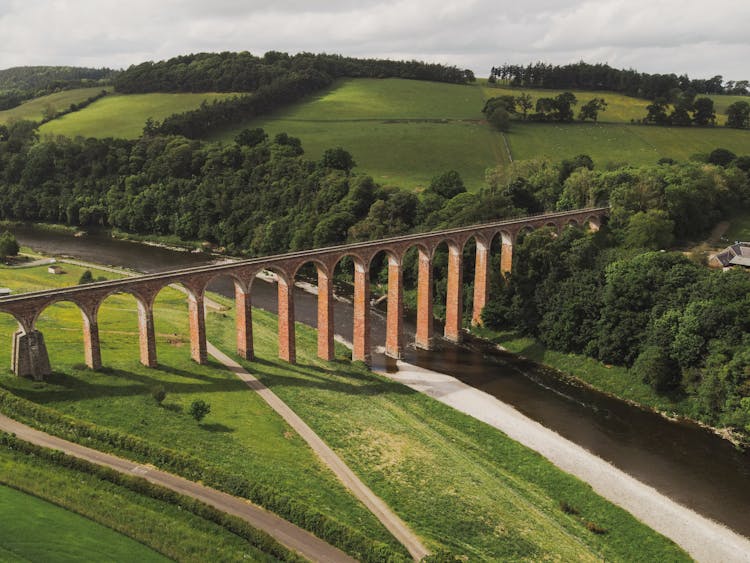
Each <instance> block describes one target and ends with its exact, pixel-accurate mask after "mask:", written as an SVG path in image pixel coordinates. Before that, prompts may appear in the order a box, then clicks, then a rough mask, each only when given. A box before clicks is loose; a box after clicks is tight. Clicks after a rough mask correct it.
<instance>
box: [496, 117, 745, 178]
mask: <svg viewBox="0 0 750 563" xmlns="http://www.w3.org/2000/svg"><path fill="white" fill-rule="evenodd" d="M507 138H508V143H509V145H510V149H511V153H512V155H513V159H514V160H527V159H534V158H549V159H551V160H553V161H559V160H562V159H565V158H571V157H574V156H576V155H579V154H587V155H589V156H590V157H591V158H592V159H593V160H594V163H595V165H596V166H598V167H601V166H604V165H606V164H607V163H620V164H622V163H627V164H633V165H641V164H656V162H657V161H658V160H659V159H660V158H663V157H669V158H673V159H675V160H679V161H685V160H688V159H689V158H690V157H691V156H692V155H694V154H696V153H702V154H708V153H710V152H711V151H712V150H714V149H716V148H718V147H723V148H727V149H729V150H731V151H733V152H735V153H736V154H739V155H743V154H750V131H747V130H738V129H727V128H724V127H716V128H709V129H698V128H687V127H656V126H650V125H631V124H624V123H623V124H617V123H596V124H595V123H564V124H557V123H516V122H514V123H513V125H512V126H511V130H510V132H509V133H507Z"/></svg>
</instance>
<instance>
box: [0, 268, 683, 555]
mask: <svg viewBox="0 0 750 563" xmlns="http://www.w3.org/2000/svg"><path fill="white" fill-rule="evenodd" d="M65 267H66V269H68V265H66V266H65ZM33 270H34V269H33V268H29V269H27V270H24V272H27V274H26V275H27V279H26V280H25V281H22V282H21V283H22V284H23V287H31V286H32V285H34V284H35V283H36V284H37V285H44V283H45V280H47V279H49V278H50V277H51V276H48V275H47V274H46V269H44V270H41V269H39V271H38V272H36V274H35V273H34V271H33ZM3 274H5V272H3ZM67 275H68V276H70V278H69V280H76V279H77V276H78V275H80V271H75V270H74V269H73V268H72V267H70V271H69V274H67ZM94 275H98V273H95V274H94ZM105 275H106V274H105ZM34 276H36V278H37V281H36V282H35V281H34V279H33V278H34ZM0 277H1V278H2V283H3V285H8V286H12V283H13V281H14V280H13V278H12V277H10V276H7V275H0ZM61 277H63V276H59V277H55V280H60V278H61ZM55 283H62V282H61V281H56V282H55ZM16 289H21V287H19V286H16ZM218 299H219V300H220V301H221V302H223V303H225V304H226V305H227V306H228V308H227V310H224V311H214V312H210V313H209V314H208V315H207V330H208V335H209V338H210V339H211V340H212V341H213V342H214V343H216V344H218V345H219V347H220V348H222V349H224V350H227V351H230V350H232V349H233V348H234V318H233V311H232V309H231V308H229V306H230V305H231V302H230V301H227V300H223V299H221V298H218ZM155 317H156V332H157V335H158V354H159V359H160V365H161V367H160V368H159V369H151V370H149V369H146V368H142V367H140V365H139V364H138V362H137V359H136V358H137V349H138V343H137V334H136V318H137V313H136V305H135V301H134V300H133V299H132V298H129V297H123V296H114V297H111V298H110V299H108V300H107V302H106V303H105V304H104V306H103V309H102V316H101V318H100V321H99V329H100V334H101V340H102V350H103V360H104V364H105V366H107V369H106V370H104V371H102V372H99V373H96V374H92V373H91V372H90V371H88V370H85V369H81V368H80V362H81V361H82V359H83V351H82V344H81V331H80V313H78V311H77V310H76V309H75V308H74V307H73V306H72V305H69V304H66V303H59V304H56V305H53V306H51V307H50V308H49V309H48V310H47V311H45V313H44V314H43V318H42V319H41V320H40V323H39V328H40V330H41V331H42V332H43V333H44V334H45V336H46V339H47V345H48V348H49V351H50V357H51V361H52V364H53V368H54V369H55V370H56V373H55V374H54V375H53V376H52V377H51V378H50V380H49V382H47V383H44V384H41V385H40V384H34V383H32V382H30V381H27V380H22V379H18V378H15V377H12V376H10V375H8V376H0V385H2V387H4V388H6V389H9V390H12V391H13V392H14V393H16V394H18V395H20V396H23V397H26V398H28V399H31V400H33V401H36V402H39V403H42V404H44V405H46V406H48V407H52V408H55V409H58V410H61V411H63V412H65V413H67V414H69V415H72V416H75V417H76V418H80V419H84V420H90V421H95V422H97V423H98V424H101V425H104V426H106V427H112V428H117V429H119V430H122V431H126V432H128V433H132V434H136V435H139V436H143V437H145V438H147V439H148V440H149V441H152V442H155V443H158V444H161V445H165V444H166V445H169V446H170V447H172V448H176V449H180V450H184V451H187V452H189V453H193V454H195V455H201V456H202V457H203V458H205V459H208V460H211V461H212V462H215V463H220V464H221V465H222V466H223V467H225V468H228V469H230V470H232V471H233V472H236V473H238V474H242V475H244V476H246V477H247V478H250V479H257V480H260V481H262V482H264V483H269V484H272V485H274V486H275V487H277V488H278V489H281V490H283V491H287V492H291V493H293V494H294V495H295V496H296V497H298V498H300V499H302V500H304V501H305V502H309V503H313V504H314V505H315V506H316V507H319V508H320V509H321V510H323V511H324V512H327V513H333V514H335V515H337V516H338V517H339V518H340V519H341V520H342V521H344V522H347V523H349V524H350V525H353V526H354V527H356V528H357V529H360V530H362V531H363V532H365V533H366V534H368V535H369V536H370V537H376V538H380V539H383V540H384V541H387V542H389V543H390V544H391V545H393V543H392V540H389V539H388V537H387V535H386V533H385V531H384V530H381V529H380V528H379V527H378V524H377V523H374V522H373V520H372V517H371V516H370V515H369V513H364V514H362V512H361V511H359V510H358V506H356V505H355V506H352V503H353V501H351V500H349V499H348V498H346V497H342V496H341V495H342V493H343V491H341V493H340V492H339V491H340V486H338V485H337V483H331V482H330V481H329V480H328V479H327V476H326V475H323V474H322V473H324V472H323V471H321V470H320V469H319V468H316V463H315V460H314V459H311V457H312V456H311V455H310V454H309V453H307V450H306V447H305V446H304V444H302V443H301V440H300V439H299V438H298V437H297V436H296V435H294V434H292V433H291V432H290V431H289V430H288V429H287V428H285V425H284V424H283V423H281V422H280V421H279V420H278V419H277V417H276V416H275V415H274V414H273V413H271V412H269V411H268V409H267V408H265V407H264V405H263V404H262V403H260V400H259V399H257V398H256V396H255V395H254V394H253V393H251V392H250V391H248V390H247V389H246V387H245V386H244V384H242V383H241V382H239V381H237V380H235V379H234V378H233V377H232V376H231V375H230V374H229V373H228V372H226V371H224V370H222V369H220V368H219V369H217V365H216V364H215V363H212V364H211V365H209V366H197V365H196V364H194V363H192V361H191V360H190V359H189V343H188V339H187V336H186V334H187V314H186V307H185V297H184V296H183V295H181V294H179V293H177V292H176V291H173V290H165V291H164V292H163V293H162V294H160V297H159V298H158V301H157V311H156V315H155ZM253 323H254V326H253V333H254V338H255V344H256V354H257V360H256V361H253V362H245V365H246V367H247V368H248V369H249V370H250V371H251V372H252V373H253V374H254V375H256V376H257V377H259V378H260V379H261V380H262V381H263V382H264V383H265V384H266V385H268V386H269V387H271V388H272V390H273V391H274V392H275V393H277V394H278V395H279V396H280V397H281V398H282V399H283V400H284V401H285V402H287V404H289V405H290V406H291V407H292V408H293V409H294V410H295V411H296V412H298V413H299V414H300V416H302V417H303V418H304V419H305V421H306V422H307V423H308V424H310V425H311V426H312V427H313V429H314V430H315V431H316V432H318V433H319V434H320V435H321V436H322V437H323V438H324V439H325V440H326V442H328V443H329V444H330V445H331V446H332V447H333V448H334V449H335V450H336V451H337V453H339V455H341V456H342V457H343V458H344V459H345V460H346V461H347V463H348V464H349V465H350V466H351V467H352V468H353V469H354V470H355V471H356V472H357V473H358V474H359V475H360V476H361V477H362V478H363V480H364V481H365V482H366V483H367V484H368V485H369V486H370V487H372V489H373V490H374V491H375V492H376V494H378V495H380V496H381V497H382V498H383V499H384V500H385V501H386V502H387V503H388V504H389V505H390V506H391V507H392V508H393V509H394V510H395V511H396V513H398V514H399V515H400V516H401V517H402V518H404V520H405V521H406V522H407V523H408V524H409V525H410V526H412V528H413V529H414V530H415V531H416V532H417V533H418V534H419V535H420V536H421V537H422V538H423V539H424V540H425V542H426V543H427V545H428V547H430V548H432V549H440V548H447V549H449V550H451V551H452V552H454V553H456V554H458V555H464V556H466V557H468V558H469V559H472V560H473V559H478V560H498V559H528V560H539V559H545V558H552V559H562V560H570V559H576V560H601V559H612V560H629V559H636V558H638V557H639V556H640V557H645V558H648V559H654V560H670V561H679V560H684V559H686V556H685V554H684V553H682V552H681V551H680V550H679V549H678V548H677V547H676V546H675V545H674V544H672V543H671V542H669V541H668V540H666V539H665V538H663V537H662V536H659V535H658V534H656V533H654V532H653V531H651V530H649V529H648V528H646V527H645V526H643V525H642V524H640V523H639V522H637V521H636V520H635V519H633V518H632V517H631V516H629V515H628V514H627V513H625V512H624V511H622V510H620V509H618V508H616V507H615V506H613V505H611V504H610V503H608V502H606V501H604V500H603V499H601V498H600V497H598V496H596V495H595V494H593V493H592V491H591V489H590V487H589V486H588V485H585V484H583V483H581V482H580V481H578V480H576V479H574V478H572V477H570V476H567V475H565V474H564V473H562V472H560V471H559V470H557V469H555V468H554V467H553V466H552V465H551V464H549V463H548V462H546V461H545V460H543V458H541V457H540V456H538V455H537V454H534V453H532V452H530V451H529V450H526V449H525V448H523V447H522V446H520V445H518V444H516V443H514V442H512V441H510V440H508V439H507V438H505V437H504V436H503V435H502V434H501V433H499V432H497V431H495V430H494V429H492V428H490V427H488V426H486V425H483V424H482V423H479V422H477V421H475V420H474V419H471V418H470V417H467V416H465V415H462V414H460V413H457V412H456V411H454V410H452V409H450V408H449V407H447V406H445V405H442V404H441V403H438V402H436V401H434V400H432V399H430V398H428V397H425V396H423V395H421V394H418V393H416V392H413V391H411V390H409V389H408V388H405V387H403V386H401V385H399V384H397V383H393V382H391V381H388V380H387V379H384V378H382V377H380V376H378V375H375V374H372V373H371V372H369V371H368V370H366V369H365V368H364V367H362V366H359V365H357V364H351V363H349V362H348V361H346V360H341V361H336V362H333V363H329V362H323V361H320V360H318V359H317V358H316V356H315V343H316V335H315V332H314V331H313V330H312V329H309V328H307V327H304V326H301V325H298V326H297V330H296V334H297V345H298V364H297V365H293V366H290V365H289V364H286V363H284V362H281V361H280V360H278V359H277V357H276V356H277V347H276V324H277V321H276V318H275V317H274V316H272V315H270V314H268V313H264V312H262V311H258V310H256V311H254V314H253ZM13 325H14V323H13V322H12V321H10V320H9V319H7V317H6V318H5V319H4V320H3V322H2V325H0V342H9V341H10V334H11V332H12V330H14V328H15V327H14V326H13ZM8 348H9V347H8ZM8 348H5V347H3V346H0V355H1V357H0V362H5V365H7V364H8V361H9V358H8V357H7V354H8ZM338 351H339V354H340V355H341V356H342V357H345V356H346V354H347V352H346V351H345V350H344V349H342V348H341V347H339V350H338ZM6 373H7V372H6ZM156 384H162V385H164V387H165V388H166V389H167V398H166V400H165V406H164V407H158V406H157V405H156V404H155V403H154V401H153V399H152V398H151V397H150V392H149V390H150V389H151V388H152V387H153V386H154V385H156ZM194 398H205V399H206V400H207V401H208V402H209V403H210V404H211V407H212V411H211V413H210V414H209V416H208V417H207V418H206V419H205V421H204V422H203V423H201V424H198V423H196V422H195V421H194V420H192V419H190V418H189V417H188V416H187V415H186V413H185V409H186V407H187V405H189V403H190V401H191V400H193V399H194ZM311 462H312V463H311ZM313 488H314V490H310V489H313ZM563 503H566V505H570V506H573V507H575V511H577V514H571V513H566V512H565V511H564V510H563V509H562V508H561V506H563ZM587 526H597V527H599V528H601V529H606V533H603V534H595V533H592V532H591V531H590V529H589V528H588V527H587Z"/></svg>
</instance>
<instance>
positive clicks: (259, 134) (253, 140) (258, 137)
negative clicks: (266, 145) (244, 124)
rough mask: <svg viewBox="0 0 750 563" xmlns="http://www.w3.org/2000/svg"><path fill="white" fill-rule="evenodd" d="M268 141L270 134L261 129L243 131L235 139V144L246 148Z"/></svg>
mask: <svg viewBox="0 0 750 563" xmlns="http://www.w3.org/2000/svg"><path fill="white" fill-rule="evenodd" d="M266 139H268V134H267V133H266V132H265V131H264V130H263V129H262V128H260V127H256V128H255V129H243V130H242V131H240V132H239V134H238V135H237V136H236V137H235V138H234V142H235V143H237V144H238V145H242V146H245V147H254V146H257V145H259V144H261V143H263V142H265V141H266Z"/></svg>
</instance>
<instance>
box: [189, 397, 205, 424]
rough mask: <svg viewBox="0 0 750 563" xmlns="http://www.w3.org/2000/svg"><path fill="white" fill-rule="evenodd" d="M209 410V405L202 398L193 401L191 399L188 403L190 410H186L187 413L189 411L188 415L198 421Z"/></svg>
mask: <svg viewBox="0 0 750 563" xmlns="http://www.w3.org/2000/svg"><path fill="white" fill-rule="evenodd" d="M210 412H211V405H209V404H208V403H207V402H206V401H204V400H203V399H196V400H195V401H193V402H192V403H191V404H190V410H189V411H188V413H190V416H192V417H193V418H194V419H195V420H197V421H198V422H200V421H201V420H203V419H204V418H206V415H207V414H208V413H210Z"/></svg>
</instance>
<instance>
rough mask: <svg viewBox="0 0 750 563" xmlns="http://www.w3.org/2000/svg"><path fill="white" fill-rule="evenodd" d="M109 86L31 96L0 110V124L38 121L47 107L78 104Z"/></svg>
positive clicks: (57, 108) (58, 108)
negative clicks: (22, 101) (18, 103)
mask: <svg viewBox="0 0 750 563" xmlns="http://www.w3.org/2000/svg"><path fill="white" fill-rule="evenodd" d="M110 89H111V88H109V87H104V88H102V87H100V86H98V87H95V88H76V89H74V90H64V91H62V92H55V93H54V94H49V95H47V96H41V97H39V98H33V99H31V100H27V101H25V102H24V103H22V104H21V105H20V106H17V107H14V108H11V109H6V110H4V111H0V124H3V123H6V124H7V123H9V122H12V121H18V120H23V119H26V120H30V121H40V120H41V119H42V117H43V113H44V111H45V110H47V109H51V110H53V111H62V110H64V109H67V108H69V107H70V105H71V104H79V103H81V102H83V101H84V100H87V99H88V98H90V97H92V96H96V95H97V94H98V93H99V92H101V91H102V90H110Z"/></svg>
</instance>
